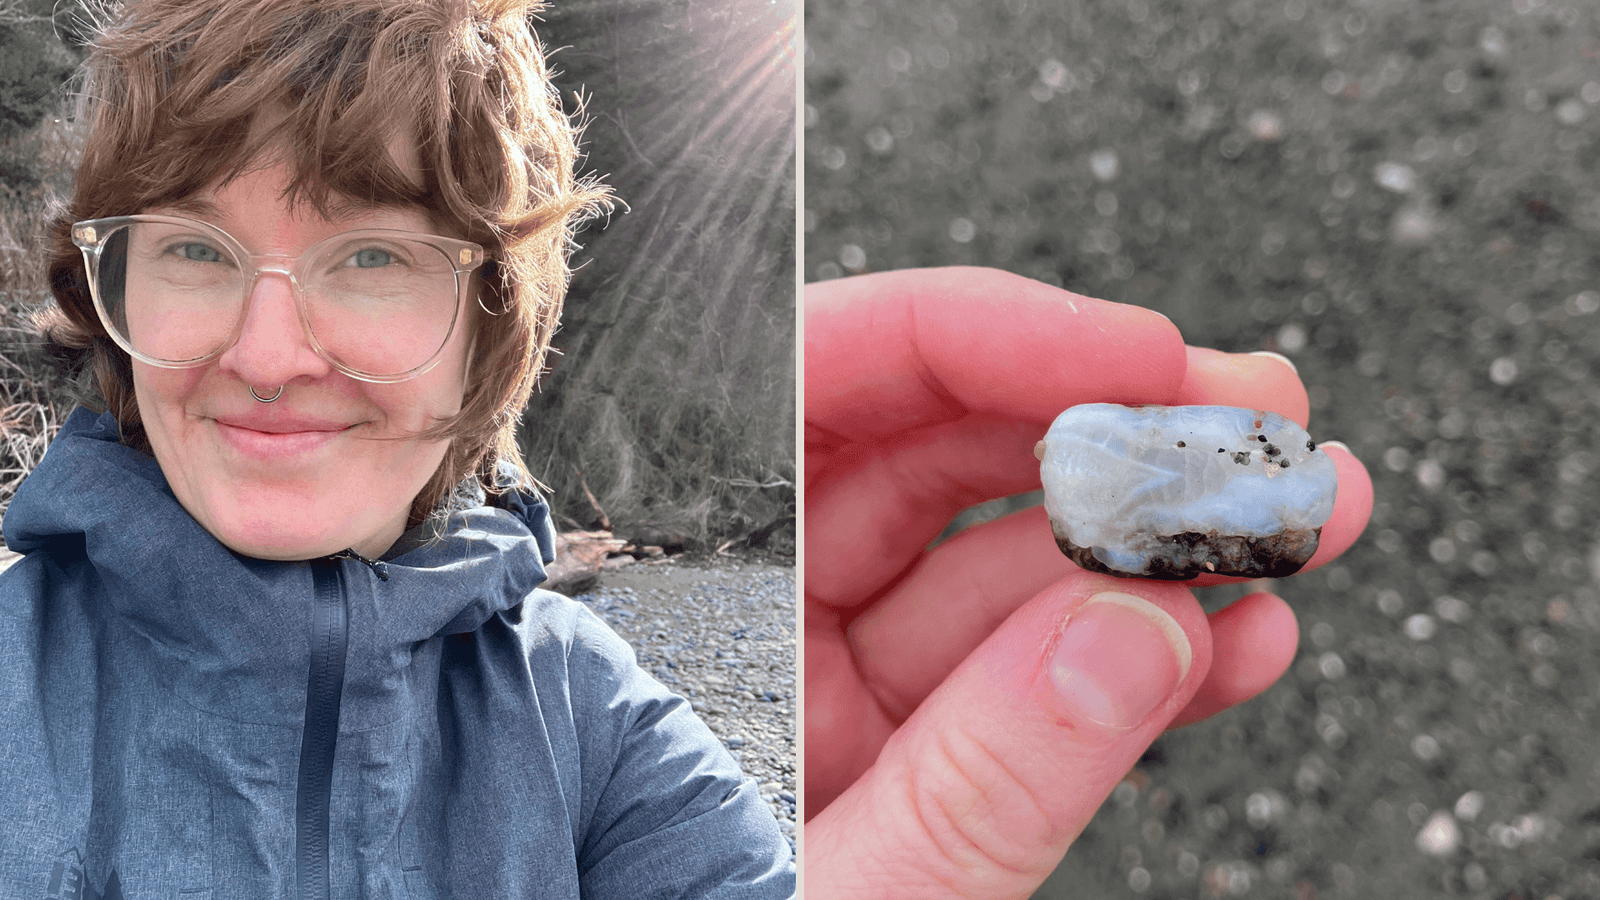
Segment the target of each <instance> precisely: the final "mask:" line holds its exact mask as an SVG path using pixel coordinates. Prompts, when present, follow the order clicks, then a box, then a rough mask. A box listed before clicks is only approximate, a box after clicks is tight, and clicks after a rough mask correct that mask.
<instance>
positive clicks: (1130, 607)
mask: <svg viewBox="0 0 1600 900" xmlns="http://www.w3.org/2000/svg"><path fill="white" fill-rule="evenodd" d="M805 302H806V305H805V316H806V319H805V343H806V348H805V389H806V393H805V398H806V399H805V407H806V454H805V464H806V578H805V589H806V598H805V599H806V613H805V614H806V642H805V648H806V666H805V672H806V694H805V722H806V733H805V746H806V769H805V779H806V780H805V786H804V792H805V808H806V810H807V815H808V816H814V817H812V818H811V819H810V821H809V822H807V824H806V831H805V844H806V850H805V853H806V866H805V873H806V874H805V878H806V895H807V896H808V897H814V898H830V900H831V898H836V897H857V896H859V897H872V898H890V897H908V898H910V897H915V898H939V897H1026V896H1028V894H1030V893H1031V892H1032V891H1033V889H1034V888H1036V887H1037V886H1038V885H1039V884H1040V883H1041V882H1042V881H1043V880H1044V878H1045V877H1046V876H1047V875H1049V874H1050V872H1051V870H1052V869H1054V868H1055V866H1056V864H1057V863H1058V862H1060V860H1061V857H1062V855H1063V854H1064V853H1065V852H1066V850H1067V848H1068V846H1069V845H1071V843H1072V841H1073V840H1074V839H1075V838H1076V837H1077V835H1078V834H1079V832H1081V831H1082V829H1083V828H1084V826H1085V825H1086V824H1087V823H1088V821H1089V819H1090V818H1091V817H1092V816H1093V814H1094V812H1095V810H1096V809H1097V808H1098V807H1099V806H1100V804H1101V803H1102V802H1103V801H1104V799H1105V797H1106V796H1107V795H1108V794H1109V793H1110V792H1111V789H1112V788H1113V787H1115V786H1116V784H1117V782H1118V781H1119V780H1121V778H1122V777H1123V775H1124V774H1125V773H1126V772H1127V771H1128V769H1129V768H1131V767H1132V766H1133V765H1134V763H1135V762H1136V761H1137V760H1138V759H1139V756H1140V755H1141V754H1142V753H1143V752H1144V750H1145V748H1146V747H1147V746H1148V745H1149V744H1150V742H1151V741H1153V740H1154V739H1155V738H1156V737H1157V736H1158V735H1159V734H1160V733H1161V731H1162V730H1163V729H1164V728H1167V727H1169V726H1171V725H1176V724H1186V723H1188V722H1193V721H1197V720H1199V719H1202V718H1204V717H1206V716H1208V715H1211V714H1213V713H1215V712H1218V711H1220V710H1223V709H1226V708H1228V707H1230V706H1232V705H1234V704H1236V703H1239V702H1241V701H1243V700H1246V699H1248V698H1250V697H1252V696H1254V695H1255V694H1257V693H1259V692H1261V691H1262V690H1264V689H1266V688H1267V687H1268V686H1269V685H1270V684H1271V683H1272V682H1273V681H1275V680H1276V679H1277V678H1278V676H1280V675H1281V674H1282V673H1283V671H1284V670H1285V669H1286V668H1287V667H1288V665H1289V663H1290V661H1291V660H1292V659H1293V657H1294V651H1295V644H1296V641H1297V639H1298V632H1297V628H1296V625H1295V620H1294V614H1293V613H1292V612H1291V611H1290V610H1289V608H1288V606H1287V605H1285V604H1284V602H1283V601H1282V600H1280V599H1278V598H1277V597H1275V596H1272V595H1271V594H1266V593H1256V594H1252V595H1251V596H1248V597H1246V598H1244V599H1242V600H1239V601H1238V602H1236V603H1233V604H1232V605H1230V606H1228V607H1227V608H1226V609H1224V610H1222V611H1220V612H1218V613H1215V614H1214V615H1212V616H1210V617H1209V618H1207V616H1206V615H1205V614H1204V613H1203V612H1202V610H1201V609H1200V606H1199V604H1198V603H1196V602H1195V599H1194V596H1193V594H1192V593H1191V592H1190V591H1189V588H1188V586H1186V585H1183V584H1175V583H1170V582H1169V583H1161V582H1148V581H1140V580H1133V579H1119V578H1111V577H1108V576H1103V575H1096V574H1091V573H1087V572H1083V571H1081V570H1079V569H1077V568H1076V567H1074V566H1073V565H1072V564H1071V563H1070V562H1069V561H1068V560H1067V559H1066V558H1065V557H1064V556H1062V555H1061V552H1060V551H1059V550H1058V549H1057V548H1056V546H1055V542H1054V540H1052V538H1051V535H1050V528H1049V524H1048V521H1047V519H1046V517H1045V515H1044V511H1043V510H1042V509H1040V508H1033V509H1029V510H1026V511H1023V512H1020V513H1017V514H1015V515H1012V516H1007V517H1005V518H1003V519H1000V520H997V521H994V522H990V523H987V524H984V525H980V526H977V527H973V528H969V529H967V530H965V531H963V532H961V533H960V534H958V535H957V536H955V537H954V538H952V539H951V540H949V541H946V542H945V543H943V544H941V545H940V546H939V547H938V548H936V549H934V550H932V551H927V550H926V549H925V548H926V547H927V545H928V543H929V542H930V541H931V540H932V539H933V538H934V537H935V536H936V535H937V534H938V533H939V532H940V531H941V530H942V529H943V528H944V526H945V525H946V524H947V523H948V522H949V521H950V519H951V517H952V516H954V515H955V514H956V513H957V512H959V511H960V510H962V509H964V508H966V507H968V506H970V505H972V504H974V503H978V502H981V501H983V500H988V499H991V498H994V497H1000V496H1005V495H1008V494H1015V493H1020V492H1023V491H1028V490H1034V489H1037V488H1038V487H1039V464H1038V461H1037V460H1036V459H1035V458H1034V456H1033V446H1034V444H1035V442H1037V441H1038V440H1039V438H1040V437H1042V436H1043V435H1044V432H1045V429H1046V428H1047V427H1048V425H1049V423H1050V422H1051V421H1052V420H1053V419H1054V418H1055V417H1056V415H1057V414H1058V413H1060V412H1061V411H1062V410H1063V409H1065V408H1067V407H1068V406H1072V405H1074V404H1077V403H1088V402H1097V401H1104V402H1114V403H1160V404H1169V405H1178V404H1223V405H1230V406H1246V407H1252V408H1256V409H1269V410H1273V411H1276V412H1279V413H1282V414H1283V415H1285V416H1288V417H1289V418H1291V419H1294V420H1295V421H1297V422H1299V423H1300V424H1301V425H1302V426H1304V425H1305V423H1306V417H1307V413H1308V405H1307V402H1306V393H1305V389H1304V387H1303V386H1302V385H1301V384H1300V380H1299V378H1298V377H1297V376H1296V374H1295V373H1294V371H1293V369H1292V368H1291V367H1290V366H1288V365H1286V364H1285V363H1284V361H1282V360H1281V359H1278V358H1272V357H1269V356H1260V355H1250V354H1246V355H1230V354H1224V353H1219V352H1216V351H1212V350H1203V349H1199V348H1191V347H1185V346H1184V344H1183V340H1182V338H1181V337H1180V335H1179V334H1178V330H1177V328H1176V327H1174V326H1173V324H1172V323H1171V322H1170V321H1168V320H1167V319H1166V318H1164V317H1162V316H1161V315H1159V314H1157V313H1154V312H1150V311H1148V310H1144V309H1139V308H1137V307H1132V306H1123V305H1120V304H1115V303H1107V302H1104V301H1101V300H1093V299H1089V298H1087V297H1080V296H1077V295H1075V294H1071V293H1068V292H1066V291H1063V290H1058V289H1056V288H1052V287H1049V286H1047V285H1043V284H1040V283H1038V282H1034V281H1029V280H1027V279H1024V278H1020V277H1018V276H1014V275H1009V274H1006V273H1003V272H996V271H988V270H982V269H937V270H920V271H905V272H888V273H883V274H878V275H868V276H864V277H859V278H851V279H844V280H838V281H829V282H823V283H819V284H814V285H810V286H808V287H807V289H806V296H805ZM1322 446H1323V447H1325V448H1327V449H1328V452H1329V455H1330V456H1332V457H1333V459H1334V462H1335V465H1336V467H1337V469H1338V473H1339V495H1338V501H1337V504H1336V506H1335V509H1334V513H1333V518H1332V520H1330V521H1329V522H1328V524H1327V525H1326V526H1325V527H1324V529H1323V532H1322V539H1321V545H1320V547H1319V548H1318V551H1317V554H1316V556H1315V557H1314V558H1313V559H1312V561H1311V563H1310V564H1309V566H1308V568H1314V567H1316V566H1317V565H1320V564H1322V563H1325V562H1327V561H1328V560H1329V559H1331V558H1333V557H1335V556H1337V555H1338V554H1339V553H1340V552H1342V551H1343V550H1344V549H1345V548H1347V547H1348V546H1350V544H1351V543H1352V542H1354V541H1355V539H1356V537H1357V536H1358V535H1359V534H1360V532H1361V529H1362V528H1363V527H1364V526H1365V525H1366V520H1367V516H1368V514H1369V513H1370V511H1371V506H1372V486H1371V482H1370V481H1369V480H1368V478H1367V474H1366V470H1365V469H1363V468H1362V466H1361V464H1360V463H1359V462H1358V461H1356V459H1355V458H1354V457H1353V456H1351V455H1350V453H1349V452H1348V451H1347V450H1345V449H1344V448H1343V447H1342V446H1334V447H1331V448H1330V447H1328V445H1327V444H1322ZM1226 580H1228V579H1222V578H1209V579H1204V580H1197V581H1196V582H1195V584H1214V583H1218V582H1222V581H1226Z"/></svg>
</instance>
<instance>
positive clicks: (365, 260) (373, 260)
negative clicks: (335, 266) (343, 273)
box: [350, 247, 397, 269]
mask: <svg viewBox="0 0 1600 900" xmlns="http://www.w3.org/2000/svg"><path fill="white" fill-rule="evenodd" d="M395 262H397V260H396V259H395V258H394V254H393V253H390V252H389V251H387V250H384V249H382V248H380V247H366V248H364V249H361V250H357V251H356V252H355V253H354V254H353V255H352V256H351V257H350V264H351V265H354V266H355V267H357V268H360V269H377V268H381V267H383V266H388V265H393V264H394V263H395Z"/></svg>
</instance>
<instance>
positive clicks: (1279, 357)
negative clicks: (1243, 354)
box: [1250, 350, 1300, 375]
mask: <svg viewBox="0 0 1600 900" xmlns="http://www.w3.org/2000/svg"><path fill="white" fill-rule="evenodd" d="M1250 355H1251V356H1266V357H1269V358H1271V359H1275V360H1277V361H1278V362H1281V363H1283V364H1284V365H1286V366H1288V367H1289V371H1291V372H1293V373H1294V374H1296V375H1299V374H1300V370H1299V369H1297V368H1295V365H1294V360H1292V359H1290V358H1289V357H1287V356H1284V355H1283V354H1282V353H1274V352H1272V351H1271V350H1252V351H1250Z"/></svg>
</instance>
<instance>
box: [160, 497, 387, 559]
mask: <svg viewBox="0 0 1600 900" xmlns="http://www.w3.org/2000/svg"><path fill="white" fill-rule="evenodd" d="M179 499H180V502H181V501H182V498H179ZM184 506H185V507H186V508H188V509H189V511H190V514H191V515H194V517H195V519H196V520H197V521H199V522H200V524H201V525H202V526H203V527H204V528H205V529H206V530H207V531H209V532H210V533H211V535H212V536H213V537H215V538H216V539H217V540H218V541H219V542H221V543H222V544H223V546H226V547H227V548H228V549H229V550H232V551H234V552H235V553H239V554H241V555H244V556H250V557H254V558H256V559H271V560H282V561H288V560H304V559H317V558H319V557H323V556H328V555H330V554H334V553H339V552H341V551H343V550H348V549H354V550H355V551H356V552H357V553H360V554H361V555H362V556H366V557H371V558H376V557H378V556H381V555H383V553H384V552H385V551H387V550H388V549H389V547H390V546H391V545H392V544H393V543H394V542H395V540H397V539H398V538H399V537H400V534H401V532H402V531H404V529H405V522H406V514H407V512H409V506H407V507H406V508H405V509H401V510H398V511H396V512H394V513H393V514H387V513H383V512H381V511H377V510H372V509H371V508H370V506H369V505H366V504H362V503H361V502H360V501H359V500H358V499H357V498H355V497H341V496H338V495H337V494H331V495H329V494H324V495H321V496H319V497H317V498H316V499H315V500H314V501H312V502H293V501H288V502H286V498H284V497H282V496H280V495H279V492H277V491H271V490H266V491H243V492H239V493H237V494H235V495H234V496H233V497H230V498H229V499H228V501H227V502H225V503H223V504H212V503H205V504H201V505H199V508H198V509H197V507H196V506H191V505H190V504H189V503H184ZM352 510H362V511H363V513H364V514H363V515H362V516H361V517H359V518H357V519H351V518H348V517H349V515H350V512H351V511H352Z"/></svg>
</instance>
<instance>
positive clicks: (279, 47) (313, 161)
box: [83, 4, 470, 219]
mask: <svg viewBox="0 0 1600 900" xmlns="http://www.w3.org/2000/svg"><path fill="white" fill-rule="evenodd" d="M176 5H177V6H180V7H182V6H187V7H188V9H187V10H186V13H187V16H188V17H189V18H192V19H194V20H195V21H194V22H192V23H191V28H192V30H190V31H188V32H187V33H184V32H183V30H182V29H175V28H173V23H172V22H171V20H170V19H163V18H162V16H163V13H161V12H158V13H157V14H156V15H155V16H153V17H151V19H150V20H151V21H161V22H164V24H165V27H166V28H167V29H168V30H172V31H176V32H178V33H180V34H183V38H182V39H178V40H163V39H162V36H161V35H153V34H152V35H147V34H142V33H141V32H140V31H139V30H138V29H129V30H128V31H126V32H123V33H121V34H119V35H117V36H116V39H115V40H114V41H113V42H111V43H112V44H113V45H112V46H108V47H106V48H105V49H106V50H108V51H110V55H111V56H112V58H113V59H114V60H115V61H116V63H117V64H118V66H117V67H118V68H119V69H120V70H121V71H120V72H119V73H118V74H120V75H121V76H122V77H121V78H116V79H111V80H110V82H109V84H107V85H105V86H106V87H108V88H111V89H112V90H114V91H116V93H118V94H121V96H111V97H106V98H104V99H105V100H106V101H108V102H105V103H103V104H102V105H101V106H100V113H101V115H102V116H104V117H107V118H109V119H111V120H112V121H108V122H104V123H100V124H102V125H107V126H110V132H109V133H113V134H120V135H121V136H122V138H123V140H121V141H118V142H117V144H116V146H114V147H108V148H106V149H108V150H111V151H112V152H111V153H109V154H107V155H106V156H107V158H105V159H103V160H97V159H94V158H92V157H90V156H86V158H85V160H84V167H85V169H87V170H90V171H87V172H85V174H88V175H89V176H90V177H89V178H88V179H86V180H87V181H88V183H91V184H93V183H105V184H107V185H108V187H109V186H110V184H112V183H116V191H115V193H116V194H117V195H118V197H117V199H118V201H120V203H121V204H122V205H123V206H124V208H123V209H116V210H111V209H108V210H106V211H105V213H104V214H125V213H129V212H135V211H137V210H138V209H142V208H145V207H150V206H157V205H163V204H170V203H173V202H175V201H177V200H181V199H183V198H185V197H189V196H192V195H194V194H197V193H199V192H201V191H203V190H205V189H207V188H208V187H212V186H215V185H219V184H222V183H226V182H227V181H229V180H232V179H234V178H237V177H238V176H239V175H241V174H243V173H244V172H245V171H247V170H249V169H252V168H256V167H259V166H262V165H269V164H273V163H279V164H282V165H284V166H285V167H286V168H288V169H289V171H290V172H291V181H290V184H289V187H288V189H287V192H286V193H287V194H288V199H290V200H291V201H294V202H309V203H311V204H312V205H313V206H314V207H315V208H316V209H317V211H318V212H320V213H323V214H328V213H329V212H331V211H332V210H331V205H330V204H331V202H332V201H331V195H334V194H338V195H342V196H343V197H347V198H349V199H351V200H354V201H357V202H359V203H363V204H370V205H395V206H412V207H421V208H424V209H429V210H430V211H433V212H435V213H437V214H441V215H443V216H444V217H445V218H449V219H458V218H459V217H460V216H459V214H460V213H463V212H468V211H465V210H447V209H443V208H440V207H439V202H440V200H441V195H442V194H444V193H447V192H441V191H440V190H438V179H437V177H436V173H435V172H434V171H433V170H432V168H431V167H430V166H428V165H427V158H428V155H429V154H426V153H423V152H421V148H422V147H424V146H437V143H438V141H439V140H440V138H441V136H440V135H437V134H436V133H435V132H436V131H437V130H438V127H437V126H438V123H440V122H441V120H442V119H444V118H445V117H444V116H441V115H439V114H438V110H435V109H432V108H431V106H433V105H434V104H431V103H429V102H428V99H427V98H429V97H430V96H437V95H440V94H441V93H442V92H441V91H440V90H439V87H440V85H439V84H438V82H439V81H440V80H441V79H443V78H445V76H444V74H443V72H442V71H441V69H442V67H441V66H440V65H439V63H440V62H442V60H440V56H441V55H456V54H450V53H449V51H448V50H447V51H446V53H445V54H441V53H440V50H441V48H439V47H435V46H432V45H433V44H434V42H436V41H445V42H446V43H447V44H451V43H457V42H458V41H459V36H454V37H452V36H451V35H450V34H449V32H448V30H445V31H441V30H440V29H446V28H447V26H448V25H449V24H450V23H448V22H446V21H445V20H444V19H443V18H442V17H441V16H440V15H439V14H438V11H437V9H436V8H434V7H431V6H430V5H426V4H416V5H414V6H412V7H411V10H412V11H410V12H408V13H402V14H401V15H399V16H390V17H387V18H383V19H381V20H380V16H379V13H378V11H376V10H372V9H367V10H353V9H350V8H330V6H331V5H323V4H314V5H312V6H311V7H309V8H304V9H301V10H298V11H296V12H295V14H293V15H290V16H288V17H287V18H284V19H278V20H275V21H271V22H270V23H267V22H262V23H261V24H260V25H259V26H258V27H257V28H255V29H247V30H246V31H245V33H244V34H243V35H241V34H240V33H239V29H238V24H239V23H238V22H229V23H226V24H227V25H228V26H231V27H224V23H221V22H218V21H215V19H214V12H212V11H206V12H203V13H200V14H198V15H197V14H196V13H195V12H194V10H193V6H194V4H176ZM172 12H173V13H176V12H177V10H173V11H172ZM456 24H458V25H459V23H456ZM451 49H454V48H451ZM444 93H445V94H446V96H447V92H444ZM397 97H405V98H415V100H414V101H410V102H406V103H403V104H401V103H396V102H395V98H397ZM135 111H137V113H138V115H137V119H138V120H137V121H135V120H133V116H134V113H135ZM158 122H159V123H164V127H161V128H156V127H154V123H158ZM97 130H100V129H97ZM397 156H398V157H409V158H397ZM97 164H103V165H105V166H108V167H112V168H114V170H115V171H117V172H118V173H119V174H120V177H117V178H96V177H94V175H95V173H94V172H93V171H92V170H93V169H94V168H96V166H97ZM83 199H84V200H86V201H88V202H89V203H90V205H95V199H92V198H88V197H85V198H83ZM107 199H110V198H107ZM130 205H131V206H132V207H133V208H127V207H128V206H130ZM468 214H469V215H470V212H468Z"/></svg>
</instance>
